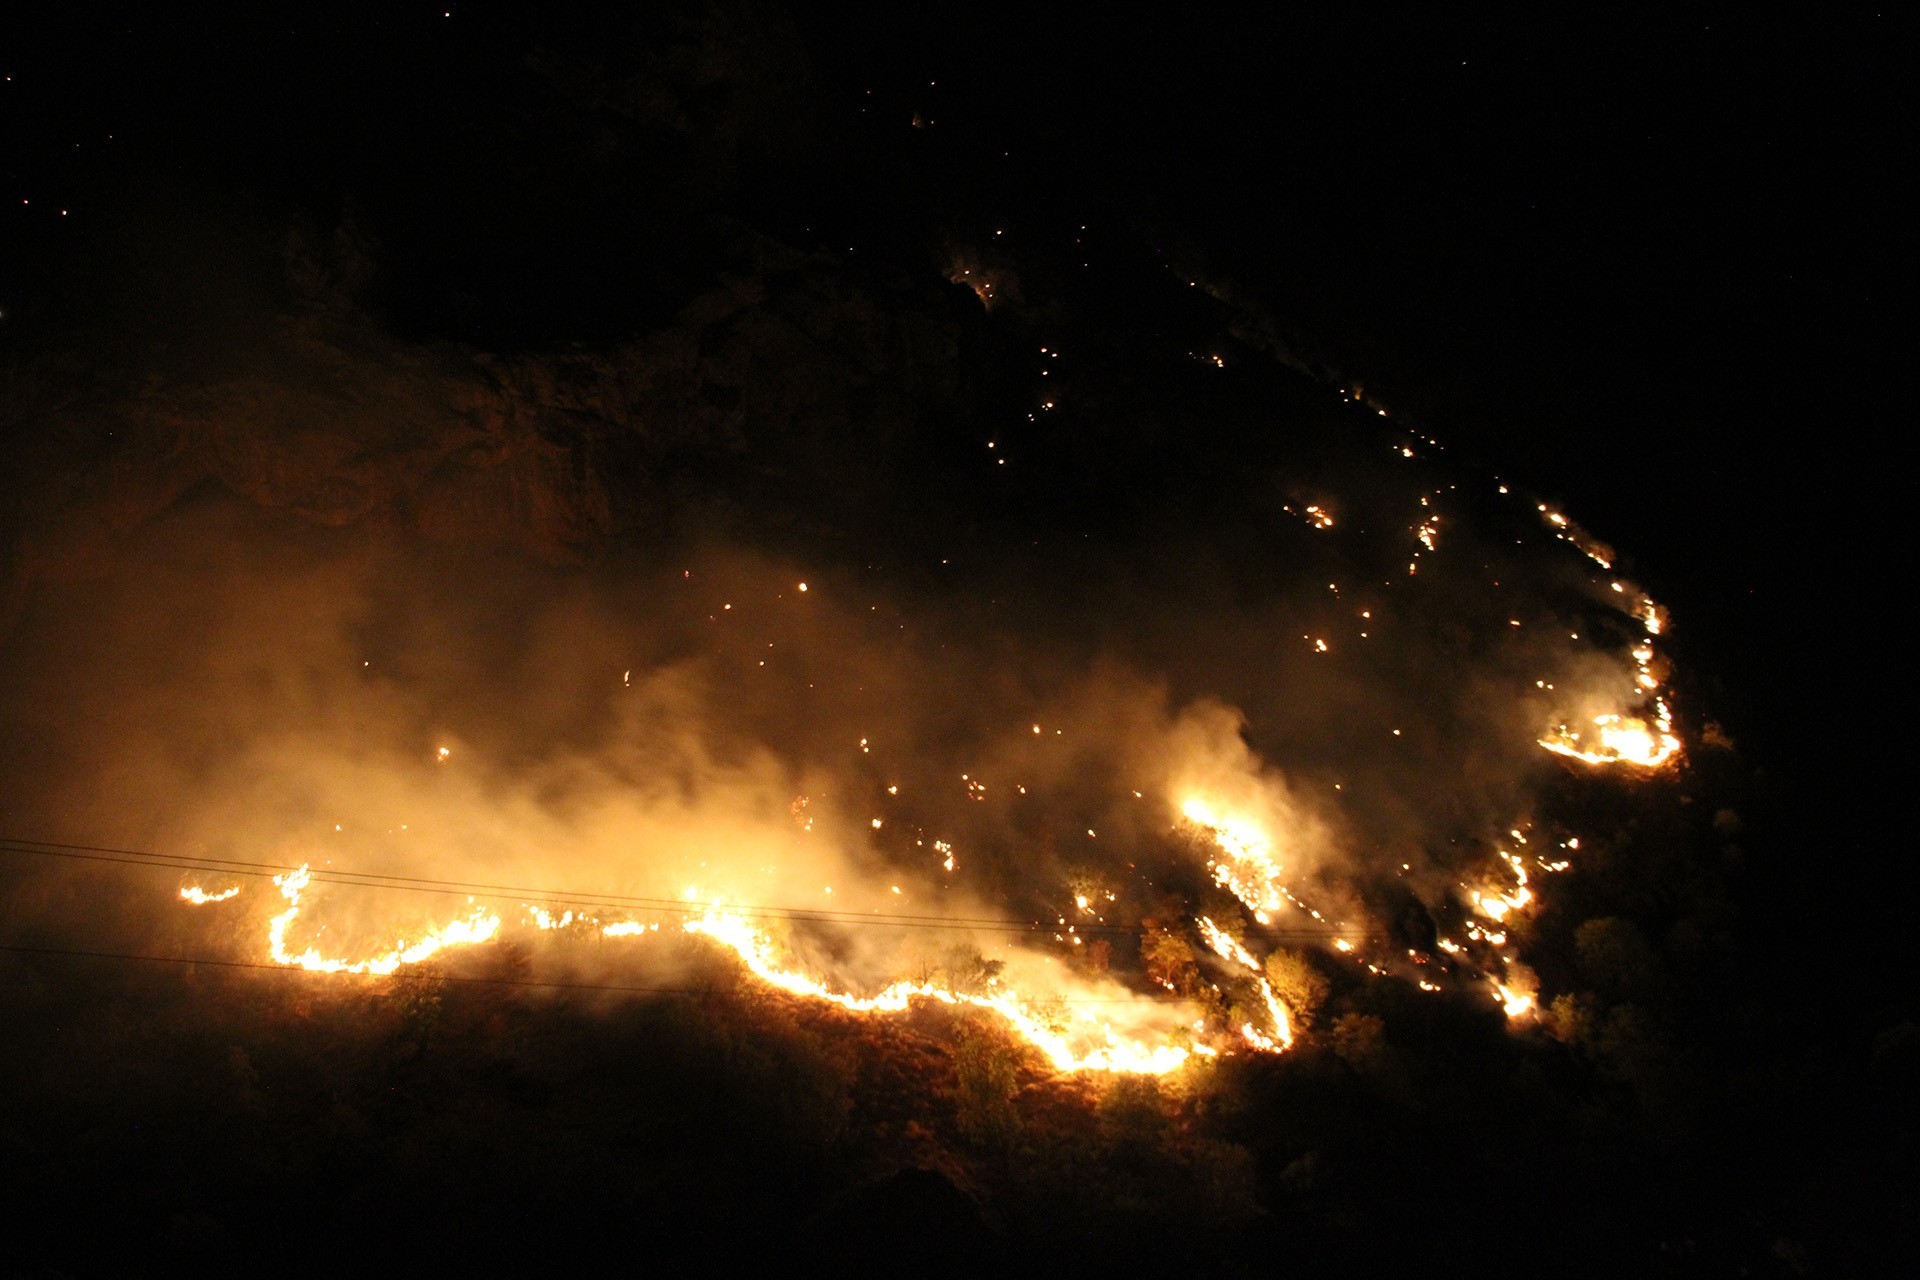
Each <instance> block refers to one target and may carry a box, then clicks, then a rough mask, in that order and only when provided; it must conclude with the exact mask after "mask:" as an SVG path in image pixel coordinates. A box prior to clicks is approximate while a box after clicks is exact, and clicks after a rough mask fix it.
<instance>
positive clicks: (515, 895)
mask: <svg viewBox="0 0 1920 1280" xmlns="http://www.w3.org/2000/svg"><path fill="white" fill-rule="evenodd" d="M0 853H17V854H31V855H35V856H39V857H47V858H63V859H69V860H75V861H84V862H99V863H112V864H118V865H122V866H139V867H157V868H161V869H166V870H180V871H206V872H211V873H214V874H219V875H229V876H236V877H237V876H248V877H253V878H259V879H266V878H271V877H274V876H280V875H286V874H290V873H292V872H295V871H298V870H299V869H300V868H299V867H296V866H290V865H286V864H281V863H271V862H247V861H238V860H235V859H230V858H214V857H209V856H204V855H200V854H170V853H160V852H156V851H153V850H148V849H122V848H115V847H113V846H107V845H86V844H69V843H62V842H59V841H52V840H29V839H25V838H21V837H15V836H0ZM308 874H309V875H310V876H311V877H312V879H313V880H314V881H315V882H316V883H321V884H338V885H343V886H353V887H357V888H367V889H389V890H400V891H407V892H414V893H436V894H446V895H454V896H460V897H471V898H490V899H495V900H503V901H523V900H525V899H527V898H534V899H537V900H538V901H540V902H541V903H544V904H547V905H551V906H559V907H585V908H598V909H602V910H606V909H613V910H634V911H651V912H665V913H672V914H677V915H697V914H702V913H704V912H707V911H713V910H722V911H727V912H731V913H734V914H738V915H742V916H747V917H749V918H758V919H767V918H772V919H787V920H795V921H802V922H811V923H817V924H834V925H862V926H883V927H887V928H900V929H950V930H962V931H967V932H1001V933H1020V934H1028V933H1040V932H1051V933H1058V932H1060V931H1061V930H1063V929H1071V930H1072V931H1073V932H1074V933H1075V934H1077V935H1079V936H1081V937H1086V936H1091V935H1099V934H1112V935H1132V934H1138V933H1139V932H1141V929H1140V927H1139V926H1134V925H1110V924H1098V923H1096V924H1082V923H1079V922H1077V921H1076V922H1073V923H1072V924H1065V923H1053V924H1048V923H1046V922H1043V921H1037V920H1032V921H1021V920H1008V919H996V918H989V917H978V916H923V915H906V914H900V913H891V912H880V911H872V912H857V913H856V912H850V911H831V910H824V909H820V908H812V907H781V906H770V905H764V904H753V903H733V902H714V901H701V900H692V901H689V900H687V899H677V898H650V897H636V896H631V895H625V894H612V893H597V892H591V891H580V890H565V889H539V888H525V887H517V886H511V885H498V884H486V883H480V882H472V881H459V880H436V879H430V878H427V877H420V876H398V875H389V874H386V873H380V872H367V871H348V870H343V869H339V868H333V867H322V868H315V867H311V866H309V868H308ZM1263 933H1264V934H1265V935H1266V936H1272V937H1277V938H1281V939H1285V940H1321V939H1329V938H1354V939H1358V938H1369V937H1381V936H1385V935H1383V934H1381V933H1380V932H1379V931H1377V930H1356V929H1304V928H1298V929H1272V928H1268V929H1265V930H1263Z"/></svg>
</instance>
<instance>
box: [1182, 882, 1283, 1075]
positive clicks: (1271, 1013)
mask: <svg viewBox="0 0 1920 1280" xmlns="http://www.w3.org/2000/svg"><path fill="white" fill-rule="evenodd" d="M1196 923H1197V924H1198V925H1199V926H1200V936H1201V937H1203V938H1205V939H1206V940H1207V945H1208V946H1210V947H1212V948H1213V949H1214V951H1215V953H1216V954H1218V955H1219V956H1220V958H1221V959H1223V960H1226V961H1229V962H1231V963H1233V964H1237V965H1239V966H1240V967H1241V968H1243V969H1247V970H1249V971H1251V972H1252V973H1253V975H1254V981H1255V982H1256V983H1257V984H1258V985H1259V988H1260V995H1261V997H1262V998H1263V999H1264V1000H1265V1001H1266V1003H1267V1017H1268V1019H1269V1020H1270V1024H1271V1026H1272V1028H1273V1033H1272V1034H1271V1035H1269V1034H1267V1033H1266V1032H1264V1031H1261V1030H1260V1029H1259V1028H1257V1027H1255V1026H1254V1025H1253V1024H1252V1023H1251V1022H1247V1023H1242V1024H1241V1026H1240V1035H1241V1037H1242V1038H1244V1039H1245V1040H1246V1042H1247V1043H1248V1044H1250V1045H1252V1046H1253V1047H1254V1048H1256V1049H1261V1050H1264V1051H1266V1052H1268V1053H1278V1052H1279V1051H1280V1050H1282V1049H1287V1048H1291V1047H1292V1045H1293V1020H1292V1019H1291V1018H1289V1017H1288V1016H1287V1006H1286V1005H1285V1004H1283V1003H1281V1001H1280V997H1278V996H1276V995H1275V994H1274V993H1273V986H1272V984H1270V983H1269V982H1268V981H1267V978H1266V971H1265V970H1264V969H1262V968H1261V967H1260V963H1259V961H1257V960H1255V959H1254V958H1253V955H1252V953H1251V952H1249V951H1248V950H1247V949H1246V947H1244V946H1243V945H1241V943H1240V941H1239V939H1237V938H1235V937H1234V936H1233V935H1232V934H1230V933H1228V932H1227V931H1226V930H1224V929H1222V928H1221V927H1220V926H1219V925H1217V924H1215V923H1214V922H1213V921H1212V920H1211V919H1209V918H1208V917H1206V916H1201V917H1200V918H1199V920H1198V921H1196Z"/></svg>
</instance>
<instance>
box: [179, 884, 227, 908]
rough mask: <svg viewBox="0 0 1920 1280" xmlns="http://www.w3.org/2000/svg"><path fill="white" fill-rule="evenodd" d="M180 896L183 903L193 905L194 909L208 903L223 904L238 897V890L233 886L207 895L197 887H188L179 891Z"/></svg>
mask: <svg viewBox="0 0 1920 1280" xmlns="http://www.w3.org/2000/svg"><path fill="white" fill-rule="evenodd" d="M180 896H181V898H182V899H184V900H185V901H187V902H191V903H193V905H195V906H196V907H204V906H206V905H207V904H208V903H209V902H225V901H227V899H229V898H236V897H239V896H240V890H239V888H238V886H235V887H234V888H231V889H222V890H221V891H220V892H219V893H208V892H207V891H206V890H205V889H202V888H201V887H200V886H199V885H190V886H188V887H187V888H185V889H182V890H181V891H180Z"/></svg>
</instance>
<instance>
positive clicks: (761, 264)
mask: <svg viewBox="0 0 1920 1280" xmlns="http://www.w3.org/2000/svg"><path fill="white" fill-rule="evenodd" d="M743 257H744V259H745V269H744V270H743V272H742V273H741V274H739V275H735V276H729V277H726V278H723V279H722V280H721V281H720V282H719V283H717V284H716V285H714V286H713V287H712V288H710V289H708V290H706V291H705V292H703V293H701V294H699V295H698V296H696V297H695V298H694V299H693V300H692V301H691V302H690V303H689V304H688V305H687V306H685V308H684V309H683V310H682V311H681V313H680V314H679V315H678V317H676V319H675V320H674V322H673V323H672V324H670V325H668V326H665V327H662V328H660V329H658V330H656V331H654V332H652V333H649V334H645V335H642V336H639V337H636V338H634V339H632V340H630V341H627V342H625V343H621V344H617V345H612V346H609V347H605V348H601V349H598V350H587V349H574V350H568V351H558V352H552V351H550V352H542V353H533V354H521V355H516V356H511V357H496V356H492V355H489V354H486V353H481V352H476V351H472V350H469V349H464V348H459V347H455V346H452V345H448V344H434V345H421V344H408V343H405V342H401V341H397V340H395V339H393V338H391V337H389V336H387V335H386V334H384V333H383V332H381V331H380V330H378V329H377V328H376V327H375V326H373V325H372V324H371V323H370V322H368V321H366V320H365V319H364V318H363V317H360V316H358V315H356V314H354V313H353V312H352V310H351V308H350V307H346V306H343V305H342V304H341V303H340V302H339V300H338V299H337V298H336V299H333V300H331V301H329V302H328V303H327V304H326V305H324V306H322V305H313V306H308V307H306V308H305V309H303V310H302V311H300V312H297V313H291V314H279V315H275V316H273V317H271V318H269V319H267V320H265V321H263V322H262V323H261V324H260V325H259V326H258V328H257V330H256V332H255V333H254V334H253V335H252V337H251V339H250V340H249V343H250V346H251V348H252V349H251V350H248V351H246V352H244V353H241V354H240V355H239V356H237V357H236V358H235V359H233V360H231V361H230V362H227V363H230V364H231V365H233V366H237V367H233V368H227V369H224V370H223V371H222V372H220V373H218V374H215V375H208V376H204V377H195V376H192V375H190V374H189V375H183V374H181V373H180V372H179V371H178V370H177V369H176V370H170V371H168V372H165V373H160V372H151V371H126V370H121V371H102V370H101V369H99V368H98V367H92V368H80V367H77V366H74V367H66V368H59V367H58V365H57V362H55V365H54V366H53V367H55V368H56V369H57V371H56V372H53V373H48V374H44V375H43V376H41V377H39V378H36V379H26V380H21V379H16V384H15V386H14V387H13V388H12V394H11V395H10V397H9V399H10V401H11V403H10V404H9V405H8V407H7V413H8V416H9V417H10V418H12V419H13V421H14V423H16V424H17V425H18V426H20V427H22V428H24V429H25V431H26V433H28V434H30V436H31V439H32V443H31V445H30V447H29V448H28V449H26V450H25V451H24V453H23V455H22V456H23V457H24V459H25V461H24V463H23V465H22V466H21V467H20V469H19V470H18V472H17V473H16V474H15V475H14V476H12V477H9V478H8V480H7V481H6V488H7V489H8V490H10V491H11V494H10V497H11V505H12V507H13V519H12V520H11V521H10V524H11V526H12V528H11V529H9V530H8V531H7V533H8V542H9V544H10V545H9V547H8V555H7V559H6V568H5V573H6V580H5V583H4V595H3V596H0V600H4V606H3V607H4V612H0V628H10V627H11V623H12V620H13V619H14V618H15V617H17V615H18V611H19V610H20V609H21V608H22V607H24V604H25V601H26V599H27V597H28V595H29V593H30V591H31V588H32V584H33V583H34V582H35V581H37V580H40V579H41V578H43V577H46V576H48V575H66V574H76V573H77V574H85V573H87V572H89V568H90V566H97V565H99V564H100V563H102V562H103V560H104V559H106V558H109V557H111V556H112V555H113V554H114V550H115V547H116V545H117V544H118V543H119V542H120V541H121V540H122V539H124V538H126V537H128V536H129V535H131V534H132V533H133V532H134V531H136V530H138V529H139V528H140V526H142V525H143V524H145V523H146V522H147V521H149V520H152V519H154V518H155V517H156V516H158V515H160V514H161V513H163V512H165V511H167V510H168V509H169V508H171V507H173V506H174V505H175V504H176V503H179V502H181V501H182V500H183V499H186V498H187V497H188V496H189V495H191V494H194V493H196V492H204V491H205V490H206V489H207V488H208V487H209V486H211V487H214V488H216V489H217V490H219V491H222V492H225V493H227V494H230V495H233V496H235V497H238V498H241V499H244V500H245V501H247V502H248V503H251V504H253V505H255V506H257V507H259V508H261V509H262V510H263V511H270V512H277V513H283V514H285V515H287V516H291V517H294V518H296V519H299V520H303V521H310V522H312V523H314V524H317V525H322V526H329V527H344V526H349V525H355V524H360V523H363V522H370V521H380V522H387V523H389V524H391V525H393V526H396V527H398V528H401V529H404V530H408V531H413V532H417V533H418V534H420V535H423V536H425V537H427V538H429V539H432V540H437V541H447V542H458V543H462V544H468V545H480V546H487V545H499V546H502V547H512V548H516V549H519V550H521V551H524V552H527V553H530V554H532V555H535V556H537V557H539V558H542V559H545V560H548V561H552V562H559V563H570V562H584V561H589V560H592V559H593V558H595V557H597V556H598V555H600V554H601V553H602V552H603V551H604V550H605V549H606V548H607V546H608V545H609V543H610V541H611V540H614V539H616V538H619V537H622V536H627V535H642V534H645V533H646V532H648V531H650V530H655V529H657V528H659V527H660V523H661V521H662V519H663V504H664V503H665V501H666V495H667V493H668V491H669V490H670V489H672V488H673V485H672V484H669V483H667V481H668V480H669V479H671V478H672V477H674V476H682V477H684V476H700V477H705V478H706V479H708V480H711V479H713V478H714V477H716V476H722V475H723V476H724V478H723V479H722V480H721V481H720V485H719V487H720V488H721V489H725V488H726V487H728V486H730V485H732V484H734V483H736V482H745V483H748V484H756V485H757V484H763V483H773V484H776V485H777V484H780V483H782V482H784V481H785V480H789V479H796V478H797V477H796V476H795V474H794V473H795V472H796V471H800V470H804V471H806V472H808V473H811V474H812V475H814V476H818V475H821V474H829V473H831V474H835V475H836V476H837V481H836V482H839V483H845V484H847V485H850V486H852V487H854V488H856V489H857V488H858V487H859V486H860V484H861V483H862V482H861V481H860V479H859V474H860V472H861V465H860V460H861V459H863V458H864V459H867V460H868V462H869V463H871V461H872V459H873V458H875V457H877V456H878V455H879V454H880V453H882V452H884V450H883V449H881V448H879V447H878V446H880V444H881V443H882V441H883V440H884V439H898V438H900V436H901V434H902V433H908V434H910V433H911V432H912V431H913V429H914V427H915V425H916V423H917V422H918V421H920V420H921V419H923V418H925V417H926V416H927V415H928V413H930V412H938V410H937V409H934V408H931V406H938V405H942V404H948V405H950V404H951V403H952V401H953V399H954V396H955V393H956V391H957V388H958V383H959V376H958V370H957V347H958V335H957V326H956V322H955V320H956V308H961V307H962V306H963V304H964V303H965V302H966V301H967V300H965V299H961V300H959V301H956V299H955V298H952V297H944V296H942V292H941V289H940V287H939V285H938V281H937V278H936V277H935V276H933V275H931V274H930V275H929V277H928V280H927V282H926V287H924V288H921V289H920V290H919V291H918V293H917V296H911V297H909V298H908V300H907V305H904V306H903V305H901V299H899V298H888V299H885V300H881V299H877V298H876V297H874V296H873V294H872V292H871V291H870V290H869V289H868V288H866V287H864V286H862V285H861V284H859V283H856V282H853V281H850V280H849V279H848V278H846V276H845V275H844V274H843V273H841V272H840V271H839V270H838V269H837V268H835V267H834V266H833V265H832V264H830V263H823V262H822V261H820V260H819V259H817V258H808V257H806V256H803V255H800V254H797V253H794V252H792V251H789V250H786V249H784V248H782V247H781V246H778V245H773V244H770V243H768V242H765V241H759V240H753V239H750V238H749V239H748V240H747V241H746V244H745V248H744V249H743ZM956 292H957V291H956ZM907 293H908V294H910V295H913V294H915V290H913V289H908V290H907ZM716 469H719V470H716ZM3 633H4V631H3V630H0V634H3Z"/></svg>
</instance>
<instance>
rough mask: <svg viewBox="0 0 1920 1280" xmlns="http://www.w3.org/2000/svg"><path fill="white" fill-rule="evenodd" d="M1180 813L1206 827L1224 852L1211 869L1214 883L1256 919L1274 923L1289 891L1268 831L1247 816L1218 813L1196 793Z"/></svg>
mask: <svg viewBox="0 0 1920 1280" xmlns="http://www.w3.org/2000/svg"><path fill="white" fill-rule="evenodd" d="M1180 812H1181V814H1182V816H1184V817H1185V818H1186V819H1187V821H1189V822H1191V823H1193V824H1194V825H1196V826H1198V827H1201V828H1203V829H1204V830H1205V831H1206V833H1207V835H1208V836H1209V837H1210V838H1211V839H1212V840H1213V843H1214V845H1215V846H1216V847H1217V848H1218V849H1219V850H1220V852H1221V853H1222V854H1223V855H1225V856H1224V857H1222V858H1220V859H1217V860H1216V861H1215V862H1214V863H1213V864H1212V866H1211V867H1210V868H1209V869H1210V870H1211V871H1212V872H1213V878H1214V882H1215V883H1216V884H1218V885H1220V887H1221V888H1223V889H1225V890H1227V892H1229V893H1231V894H1232V895H1233V896H1234V897H1236V898H1238V899H1240V901H1241V902H1244V903H1245V904H1246V905H1247V909H1248V910H1249V911H1251V912H1253V918H1254V919H1255V920H1258V921H1259V922H1260V923H1261V924H1271V923H1272V920H1273V913H1274V912H1276V911H1278V910H1280V908H1281V907H1282V906H1284V905H1285V901H1286V890H1285V888H1284V887H1283V886H1282V885H1281V882H1280V864H1279V862H1277V861H1276V860H1275V858H1274V854H1273V846H1272V844H1270V843H1269V842H1268V840H1267V837H1266V833H1264V832H1263V831H1261V830H1260V828H1259V827H1257V826H1255V825H1254V824H1253V823H1252V822H1250V821H1248V820H1247V819H1245V818H1239V817H1233V816H1231V815H1223V814H1221V813H1219V812H1218V811H1216V810H1215V809H1214V807H1213V806H1212V805H1210V804H1208V803H1207V802H1206V801H1205V800H1202V799H1200V798H1199V797H1197V796H1196V797H1193V798H1191V799H1189V800H1187V801H1186V802H1185V803H1184V804H1182V805H1181V806H1180Z"/></svg>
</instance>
